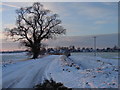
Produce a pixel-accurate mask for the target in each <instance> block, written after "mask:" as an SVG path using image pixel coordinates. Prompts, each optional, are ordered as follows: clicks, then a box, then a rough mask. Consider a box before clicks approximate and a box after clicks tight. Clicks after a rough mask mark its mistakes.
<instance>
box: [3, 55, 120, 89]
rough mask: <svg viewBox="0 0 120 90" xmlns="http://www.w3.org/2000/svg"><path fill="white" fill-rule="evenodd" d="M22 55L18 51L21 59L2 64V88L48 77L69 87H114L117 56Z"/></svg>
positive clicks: (14, 86)
mask: <svg viewBox="0 0 120 90" xmlns="http://www.w3.org/2000/svg"><path fill="white" fill-rule="evenodd" d="M11 55H13V54H11ZM14 55H15V54H14ZM19 55H20V54H19ZM26 58H27V57H26V56H25V53H22V54H21V58H19V59H18V58H17V57H16V58H15V59H14V60H12V61H11V62H9V63H7V65H5V63H4V65H3V68H2V79H3V81H2V82H3V85H2V86H3V88H32V87H34V86H35V85H37V84H39V83H42V82H43V81H44V79H51V78H52V79H53V80H55V81H56V82H62V83H63V84H64V85H65V86H67V87H70V88H118V59H105V58H101V57H93V56H88V55H86V56H85V55H72V56H70V57H69V58H67V57H66V56H64V55H49V56H45V57H43V58H39V59H35V60H34V59H31V60H30V59H26ZM21 59H22V60H21Z"/></svg>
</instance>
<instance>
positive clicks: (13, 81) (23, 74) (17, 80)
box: [2, 55, 58, 88]
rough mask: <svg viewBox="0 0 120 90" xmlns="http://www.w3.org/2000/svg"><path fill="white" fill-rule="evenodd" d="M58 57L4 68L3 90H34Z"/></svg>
mask: <svg viewBox="0 0 120 90" xmlns="http://www.w3.org/2000/svg"><path fill="white" fill-rule="evenodd" d="M57 57H58V56H54V55H52V56H47V57H44V58H41V59H36V60H28V61H23V62H19V63H15V64H13V65H12V64H11V65H8V66H7V67H5V68H3V73H2V79H3V80H2V83H3V85H2V86H3V88H32V87H33V86H35V85H36V84H39V83H40V82H41V81H42V78H43V77H42V76H43V74H44V71H45V69H47V68H48V67H49V65H50V63H51V62H52V61H54V60H55V58H57Z"/></svg>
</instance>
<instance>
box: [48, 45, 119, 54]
mask: <svg viewBox="0 0 120 90" xmlns="http://www.w3.org/2000/svg"><path fill="white" fill-rule="evenodd" d="M46 51H47V52H48V53H58V52H60V53H64V52H66V51H67V52H94V51H96V52H120V48H119V47H118V46H114V47H112V48H111V47H107V48H102V49H100V48H97V49H96V50H94V49H93V48H88V47H82V48H80V47H75V46H69V47H57V48H48V49H47V50H46Z"/></svg>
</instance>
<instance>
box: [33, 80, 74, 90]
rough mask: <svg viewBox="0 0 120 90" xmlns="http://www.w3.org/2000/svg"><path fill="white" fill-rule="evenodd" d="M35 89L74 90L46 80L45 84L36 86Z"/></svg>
mask: <svg viewBox="0 0 120 90" xmlns="http://www.w3.org/2000/svg"><path fill="white" fill-rule="evenodd" d="M34 88H36V89H43V90H48V89H51V90H60V89H61V90H72V89H70V88H67V87H65V86H64V85H63V84H62V83H56V82H55V81H53V80H52V79H51V80H50V81H49V80H45V82H44V83H43V84H39V85H36V86H35V87H34Z"/></svg>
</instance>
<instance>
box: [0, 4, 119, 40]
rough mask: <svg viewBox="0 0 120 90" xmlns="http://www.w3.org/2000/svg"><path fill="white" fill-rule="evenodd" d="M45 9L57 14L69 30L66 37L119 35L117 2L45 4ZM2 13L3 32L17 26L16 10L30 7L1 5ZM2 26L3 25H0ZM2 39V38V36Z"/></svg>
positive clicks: (0, 10) (0, 11)
mask: <svg viewBox="0 0 120 90" xmlns="http://www.w3.org/2000/svg"><path fill="white" fill-rule="evenodd" d="M42 4H43V5H44V7H45V8H48V9H50V10H52V12H53V13H57V14H58V15H59V16H60V17H59V18H60V19H61V20H62V25H63V26H64V28H66V29H67V34H66V36H88V35H102V34H117V33H118V3H117V2H56V3H55V2H50V3H48V2H44V3H42ZM0 5H2V9H1V8H0V13H2V25H3V26H2V27H0V28H2V30H3V29H4V28H6V27H8V28H12V27H14V26H15V20H16V17H17V16H16V13H15V10H16V9H19V8H20V7H25V6H30V5H32V3H27V2H3V3H0ZM0 24H1V23H0ZM0 38H3V37H1V35H0Z"/></svg>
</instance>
